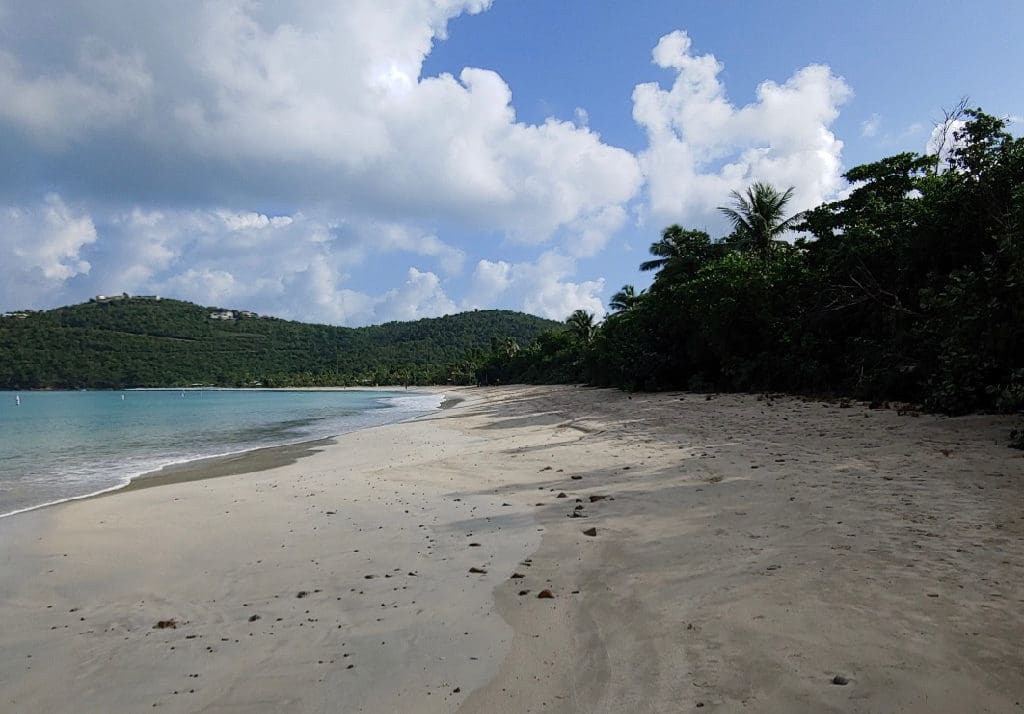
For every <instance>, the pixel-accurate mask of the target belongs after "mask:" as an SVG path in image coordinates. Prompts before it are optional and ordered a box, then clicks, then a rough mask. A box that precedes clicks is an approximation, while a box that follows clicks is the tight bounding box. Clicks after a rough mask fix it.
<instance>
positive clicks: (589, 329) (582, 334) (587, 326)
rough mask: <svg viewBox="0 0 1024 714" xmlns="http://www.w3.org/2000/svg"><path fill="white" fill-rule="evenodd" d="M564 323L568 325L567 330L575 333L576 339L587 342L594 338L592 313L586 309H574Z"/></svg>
mask: <svg viewBox="0 0 1024 714" xmlns="http://www.w3.org/2000/svg"><path fill="white" fill-rule="evenodd" d="M565 324H566V325H568V326H569V332H571V333H572V334H573V335H575V336H576V339H578V340H579V341H580V342H582V343H584V344H587V343H589V342H590V341H591V340H592V339H594V330H595V329H597V328H596V326H595V325H594V315H593V313H590V312H587V311H586V310H576V311H575V312H574V313H573V314H571V315H569V318H568V319H567V320H566V321H565Z"/></svg>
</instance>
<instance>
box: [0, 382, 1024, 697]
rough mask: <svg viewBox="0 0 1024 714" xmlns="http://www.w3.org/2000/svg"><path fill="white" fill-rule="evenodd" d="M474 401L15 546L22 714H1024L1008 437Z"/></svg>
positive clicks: (488, 398) (809, 417) (970, 424)
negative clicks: (691, 713) (161, 624)
mask: <svg viewBox="0 0 1024 714" xmlns="http://www.w3.org/2000/svg"><path fill="white" fill-rule="evenodd" d="M465 396H466V397H467V399H466V401H465V402H463V403H461V404H459V405H458V406H456V407H455V408H453V409H450V410H447V411H445V412H442V413H441V414H439V415H437V416H434V417H431V418H428V419H424V420H420V421H416V422H410V423H405V424H399V425H391V426H386V427H380V428H376V429H371V430H367V431H362V432H357V433H354V434H349V435H346V436H343V437H339V438H338V439H337V440H336V443H321V444H316V445H313V446H312V447H310V448H308V449H306V450H305V451H309V452H313V453H311V454H309V455H305V456H303V455H302V453H290V454H286V455H284V456H281V455H280V454H276V455H275V454H273V453H271V454H264V455H260V454H257V455H253V456H250V457H248V460H242V461H241V462H238V463H235V464H233V465H232V466H231V467H230V468H226V467H219V468H220V470H219V471H216V473H220V474H230V473H232V472H237V471H240V470H241V471H255V473H244V474H240V475H224V476H223V477H222V478H211V479H206V480H199V481H196V480H187V479H188V478H190V474H189V473H188V472H185V473H184V474H182V475H179V476H175V477H172V478H165V479H164V481H166V482H167V483H164V484H163V485H160V486H159V487H156V488H142V489H135V490H132V491H127V492H120V493H117V494H114V495H112V496H109V497H104V498H97V499H93V500H88V501H80V502H76V503H71V504H66V505H63V506H59V507H55V508H51V509H46V510H43V511H38V512H34V513H28V514H23V515H21V516H16V517H13V518H8V519H2V520H0V566H2V570H0V623H2V629H0V711H4V712H104V713H117V712H141V711H152V709H153V708H154V707H156V708H157V709H158V710H161V711H173V712H277V711H281V712H360V711H362V712H397V711H401V712H435V711H436V712H448V711H456V710H459V711H467V712H560V711H575V712H623V711H630V712H687V711H697V710H698V709H699V710H700V711H702V712H715V711H719V712H732V711H751V712H780V713H782V712H922V713H924V712H929V713H930V712H1024V707H1022V706H1021V704H1022V703H1024V484H1022V480H1021V479H1022V473H1024V454H1022V453H1021V452H1019V451H1013V450H1011V449H1008V448H1006V447H1005V445H1004V444H1005V440H1006V433H1007V431H1008V429H1009V422H1008V421H1007V420H1006V419H1001V418H996V417H967V418H962V419H945V418H939V417H933V416H920V417H915V416H913V415H900V414H898V413H897V412H895V411H889V410H869V409H867V408H865V407H863V406H860V405H854V406H852V407H851V408H840V407H839V406H838V405H833V404H826V403H821V402H813V401H803V400H799V399H794V398H770V399H765V398H758V397H755V396H745V395H744V396H725V395H721V396H715V397H713V398H710V399H707V398H705V397H704V396H701V395H686V394H660V395H643V396H639V395H633V396H632V397H630V395H627V394H624V393H621V392H614V391H604V390H601V391H599V390H589V389H580V388H550V387H543V388H540V387H537V388H533V387H531V388H526V387H523V388H516V387H506V388H499V389H488V390H468V391H467V392H466V394H465ZM299 457H301V458H299ZM295 459H298V460H295ZM266 467H270V468H266ZM201 468H205V469H207V471H206V472H205V473H206V474H207V475H211V474H213V473H215V469H211V468H210V466H209V465H205V466H203V467H201ZM261 469H263V470H261ZM191 473H192V475H194V474H195V471H193V472H191ZM563 493H564V494H565V497H563V498H559V497H558V496H559V495H560V494H563ZM602 497H603V498H602ZM571 514H577V515H578V516H579V517H569V516H570V515H571ZM591 528H593V529H595V531H591V532H594V533H596V534H595V535H585V534H584V531H586V530H589V529H591ZM470 569H478V570H483V571H485V572H483V573H475V572H472V573H471V572H470ZM514 575H521V576H522V577H513V576H514ZM371 576H372V577H371ZM543 590H550V592H551V594H552V595H553V597H552V598H550V599H538V598H537V594H538V593H540V592H541V591H543ZM524 591H525V592H526V594H522V595H521V594H520V593H522V592H524ZM172 620H173V623H174V626H173V627H165V628H163V629H160V628H155V627H154V626H155V625H157V623H158V622H160V621H172ZM837 675H838V676H839V677H840V679H838V680H836V681H839V682H845V684H834V683H833V680H834V678H836V677H837Z"/></svg>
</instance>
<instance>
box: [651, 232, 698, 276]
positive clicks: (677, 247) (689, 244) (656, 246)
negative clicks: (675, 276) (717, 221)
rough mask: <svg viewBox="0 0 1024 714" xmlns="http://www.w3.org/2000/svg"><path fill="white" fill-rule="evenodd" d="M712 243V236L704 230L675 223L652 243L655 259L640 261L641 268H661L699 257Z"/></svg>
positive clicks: (652, 252)
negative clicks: (692, 228) (689, 228)
mask: <svg viewBox="0 0 1024 714" xmlns="http://www.w3.org/2000/svg"><path fill="white" fill-rule="evenodd" d="M710 245H711V237H710V236H709V235H708V234H707V233H705V232H704V231H691V230H687V229H685V228H683V227H682V226H680V225H678V224H675V223H673V224H672V225H671V226H669V227H668V228H666V229H664V230H663V231H662V232H661V238H660V239H659V240H658V241H657V242H655V243H651V247H650V251H651V255H653V256H654V260H646V261H644V262H643V263H640V270H643V271H650V270H661V269H662V268H664V267H666V266H668V265H670V264H672V263H676V262H679V261H686V260H687V259H693V258H699V257H701V256H702V254H703V253H704V252H706V249H707V248H708V246H710Z"/></svg>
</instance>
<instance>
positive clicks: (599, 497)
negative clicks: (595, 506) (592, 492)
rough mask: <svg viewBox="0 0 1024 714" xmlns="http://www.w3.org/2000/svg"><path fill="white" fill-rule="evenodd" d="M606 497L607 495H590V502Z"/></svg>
mask: <svg viewBox="0 0 1024 714" xmlns="http://www.w3.org/2000/svg"><path fill="white" fill-rule="evenodd" d="M606 498H608V497H607V496H591V497H590V502H591V503H594V502H595V501H603V500H604V499H606Z"/></svg>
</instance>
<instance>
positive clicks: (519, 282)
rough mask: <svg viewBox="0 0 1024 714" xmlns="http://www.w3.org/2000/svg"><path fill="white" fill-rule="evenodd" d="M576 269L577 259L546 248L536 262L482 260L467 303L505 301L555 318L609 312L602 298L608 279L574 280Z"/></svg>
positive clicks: (474, 305) (469, 305) (480, 304)
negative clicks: (574, 312) (585, 312)
mask: <svg viewBox="0 0 1024 714" xmlns="http://www.w3.org/2000/svg"><path fill="white" fill-rule="evenodd" d="M575 273H576V264H575V261H574V260H573V259H572V258H571V257H569V256H565V255H562V254H560V253H557V252H555V251H546V252H545V253H543V254H541V255H540V256H539V257H538V258H537V260H536V261H533V262H522V263H508V262H505V261H495V262H492V261H489V260H481V261H480V262H479V263H477V266H476V270H475V271H474V272H473V280H472V286H471V288H470V292H469V294H468V297H467V299H466V300H465V301H464V303H463V307H464V308H466V309H472V308H477V307H488V306H491V305H493V304H495V303H496V302H498V301H503V302H504V303H505V304H511V305H514V306H516V307H517V309H521V310H525V311H526V312H529V313H533V314H535V315H541V316H543V317H547V318H550V319H552V320H564V319H565V318H566V317H568V316H569V315H570V314H571V313H572V312H573V311H574V310H586V311H587V312H592V313H594V314H595V315H596V316H597V317H601V316H602V315H604V313H605V309H604V303H603V301H602V300H601V293H602V292H603V291H604V285H605V281H604V279H603V278H600V279H598V280H586V281H582V282H573V281H572V280H571V279H570V278H572V276H574V275H575Z"/></svg>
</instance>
